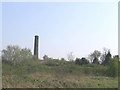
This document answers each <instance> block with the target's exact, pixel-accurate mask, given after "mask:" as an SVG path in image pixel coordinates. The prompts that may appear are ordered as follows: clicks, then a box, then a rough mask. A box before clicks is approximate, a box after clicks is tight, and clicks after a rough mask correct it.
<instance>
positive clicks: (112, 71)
mask: <svg viewBox="0 0 120 90" xmlns="http://www.w3.org/2000/svg"><path fill="white" fill-rule="evenodd" d="M109 59H110V60H109V62H108V64H107V66H108V69H107V74H108V76H111V77H116V76H118V62H119V56H118V55H116V56H114V57H113V59H112V58H109Z"/></svg>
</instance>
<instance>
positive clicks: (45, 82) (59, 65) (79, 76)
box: [2, 46, 120, 88]
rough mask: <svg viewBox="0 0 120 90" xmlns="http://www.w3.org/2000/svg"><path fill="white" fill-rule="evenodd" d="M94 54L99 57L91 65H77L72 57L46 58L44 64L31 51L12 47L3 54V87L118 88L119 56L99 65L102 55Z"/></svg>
mask: <svg viewBox="0 0 120 90" xmlns="http://www.w3.org/2000/svg"><path fill="white" fill-rule="evenodd" d="M93 53H94V55H93V56H95V57H94V58H92V62H91V63H90V62H89V60H87V59H86V58H85V57H82V58H81V59H80V58H76V59H75V61H73V56H71V55H72V54H70V55H69V57H71V59H70V61H66V60H65V59H64V58H61V60H59V59H52V58H49V57H48V56H47V55H45V56H43V59H44V62H43V63H41V62H40V60H36V59H34V56H32V54H31V51H30V49H27V48H25V49H21V48H19V47H18V46H8V47H7V48H6V50H3V51H2V61H3V62H2V69H3V70H2V75H3V76H2V78H3V81H2V82H3V87H4V88H10V87H14V88H20V87H23V88H31V87H32V88H46V87H47V88H91V87H92V88H117V87H118V73H119V74H120V72H118V62H119V56H118V55H116V56H114V57H113V58H112V55H111V54H110V51H109V52H107V54H106V57H105V60H103V62H101V63H99V61H100V60H99V57H100V55H95V54H96V51H95V52H93ZM97 54H98V51H97ZM91 55H92V54H91ZM95 59H96V60H95ZM119 71H120V70H119Z"/></svg>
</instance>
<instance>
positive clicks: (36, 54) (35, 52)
mask: <svg viewBox="0 0 120 90" xmlns="http://www.w3.org/2000/svg"><path fill="white" fill-rule="evenodd" d="M38 41H39V36H38V35H35V43H34V56H36V57H37V59H38Z"/></svg>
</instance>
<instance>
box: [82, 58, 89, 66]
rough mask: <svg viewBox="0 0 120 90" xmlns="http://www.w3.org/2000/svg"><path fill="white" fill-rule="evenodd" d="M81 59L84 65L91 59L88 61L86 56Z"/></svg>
mask: <svg viewBox="0 0 120 90" xmlns="http://www.w3.org/2000/svg"><path fill="white" fill-rule="evenodd" d="M81 61H82V65H83V64H88V63H89V61H88V60H87V59H86V58H82V59H81Z"/></svg>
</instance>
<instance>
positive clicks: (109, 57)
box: [102, 51, 112, 65]
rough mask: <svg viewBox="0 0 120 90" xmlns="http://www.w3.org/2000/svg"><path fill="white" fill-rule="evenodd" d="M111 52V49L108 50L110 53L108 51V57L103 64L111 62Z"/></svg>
mask: <svg viewBox="0 0 120 90" xmlns="http://www.w3.org/2000/svg"><path fill="white" fill-rule="evenodd" d="M111 58H112V57H111V53H110V51H108V53H107V55H106V57H105V60H104V61H103V62H102V65H107V64H109V62H111V61H110V60H111Z"/></svg>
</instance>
